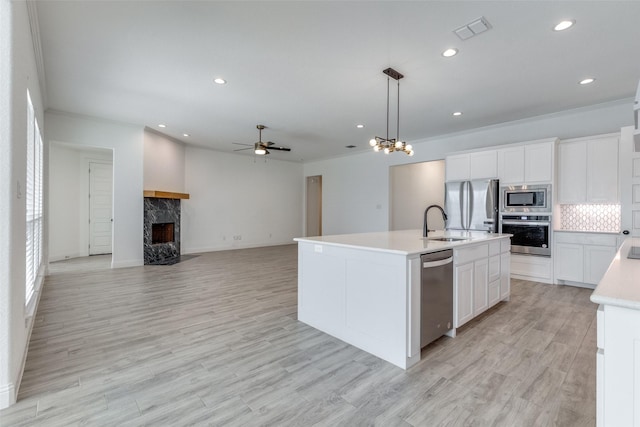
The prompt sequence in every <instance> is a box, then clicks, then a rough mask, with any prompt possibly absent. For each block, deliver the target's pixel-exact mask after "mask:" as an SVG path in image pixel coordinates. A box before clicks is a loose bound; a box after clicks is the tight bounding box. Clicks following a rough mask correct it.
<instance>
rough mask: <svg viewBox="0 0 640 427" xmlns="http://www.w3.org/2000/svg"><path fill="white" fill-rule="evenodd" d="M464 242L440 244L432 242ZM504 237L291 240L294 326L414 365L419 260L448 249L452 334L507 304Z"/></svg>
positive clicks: (410, 233)
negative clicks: (293, 246)
mask: <svg viewBox="0 0 640 427" xmlns="http://www.w3.org/2000/svg"><path fill="white" fill-rule="evenodd" d="M443 237H447V238H458V239H464V240H456V241H440V240H432V239H438V238H443ZM509 237H510V235H505V234H488V233H485V232H464V231H460V232H458V231H446V232H444V231H437V232H430V233H429V237H428V238H426V239H425V238H423V237H422V230H403V231H389V232H376V233H361V234H344V235H334V236H319V237H304V238H302V237H301V238H296V239H294V240H295V241H297V242H298V319H299V320H300V321H301V322H304V323H306V324H308V325H310V326H313V327H314V328H316V329H319V330H321V331H323V332H325V333H328V334H330V335H332V336H334V337H336V338H339V339H341V340H343V341H345V342H347V343H349V344H352V345H354V346H356V347H358V348H360V349H362V350H364V351H367V352H369V353H371V354H373V355H375V356H378V357H380V358H381V359H384V360H386V361H388V362H390V363H393V364H394V365H396V366H399V367H401V368H403V369H407V368H409V367H410V366H411V365H413V364H415V363H416V362H417V361H418V360H420V299H421V290H420V273H421V262H420V255H421V254H425V253H431V252H437V251H442V250H446V249H453V257H454V283H453V293H454V295H453V301H454V307H453V325H452V326H453V327H452V329H451V330H450V331H449V333H448V334H447V335H450V336H455V329H456V328H458V327H459V326H462V325H463V324H464V323H466V322H467V321H469V320H471V319H472V318H473V317H475V316H477V315H478V314H480V313H481V312H483V311H485V310H486V309H488V308H489V307H491V306H492V305H495V304H496V303H498V302H499V301H501V300H508V299H509V290H510V282H509V264H510V258H509V256H510V255H509V249H510V240H509Z"/></svg>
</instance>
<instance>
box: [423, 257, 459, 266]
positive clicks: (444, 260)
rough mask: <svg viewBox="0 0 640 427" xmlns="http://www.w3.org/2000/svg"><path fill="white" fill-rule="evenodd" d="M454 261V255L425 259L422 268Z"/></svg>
mask: <svg viewBox="0 0 640 427" xmlns="http://www.w3.org/2000/svg"><path fill="white" fill-rule="evenodd" d="M452 262H453V257H449V258H445V259H439V260H437V261H423V262H422V268H433V267H440V266H441V265H447V264H451V263H452Z"/></svg>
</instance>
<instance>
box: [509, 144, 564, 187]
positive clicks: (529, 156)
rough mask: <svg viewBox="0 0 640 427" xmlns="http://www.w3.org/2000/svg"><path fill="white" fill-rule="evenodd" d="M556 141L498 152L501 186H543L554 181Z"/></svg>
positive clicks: (519, 146)
mask: <svg viewBox="0 0 640 427" xmlns="http://www.w3.org/2000/svg"><path fill="white" fill-rule="evenodd" d="M554 147H555V140H552V141H549V142H541V143H534V144H525V145H518V146H516V147H508V148H502V149H500V150H498V178H499V179H500V184H501V185H502V184H541V183H550V182H551V181H552V180H553V152H554Z"/></svg>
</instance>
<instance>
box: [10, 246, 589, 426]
mask: <svg viewBox="0 0 640 427" xmlns="http://www.w3.org/2000/svg"><path fill="white" fill-rule="evenodd" d="M296 257H297V254H296V246H295V245H288V246H278V247H271V248H258V249H246V250H236V251H226V252H214V253H207V254H201V255H199V256H197V257H192V258H190V259H188V260H186V261H184V262H181V263H179V264H176V265H171V266H145V267H134V268H126V269H117V270H110V269H108V263H109V262H110V257H99V258H96V257H91V258H89V260H88V262H90V263H96V265H95V266H94V268H93V269H90V268H86V269H85V268H83V267H82V266H81V264H82V260H74V261H68V263H69V264H67V265H64V263H56V264H60V265H52V267H53V268H52V274H51V275H50V276H49V277H48V278H47V280H46V283H45V287H44V291H43V295H42V299H41V301H40V307H39V310H38V313H37V319H36V324H35V327H34V330H33V335H32V337H31V341H30V347H29V353H28V359H27V362H26V368H25V373H24V378H23V381H22V385H21V388H20V394H19V401H18V403H17V404H16V405H14V406H12V407H10V408H8V409H5V410H3V411H2V412H0V424H1V425H2V426H7V425H12V426H14V425H15V426H21V425H24V426H27V425H28V426H72V425H92V426H96V425H97V426H103V425H105V426H110V425H112V426H141V425H152V426H160V425H167V426H182V425H232V426H236V425H237V426H253V425H268V426H282V425H295V426H311V425H329V426H333V425H343V426H360V425H362V426H364V425H380V426H439V425H473V426H489V425H501V426H545V425H559V426H571V425H575V426H590V425H595V372H596V367H595V353H596V343H595V339H596V333H595V313H596V306H595V305H594V304H592V303H591V302H590V301H589V295H590V293H591V291H589V290H586V289H579V288H573V287H566V286H553V285H544V284H540V283H534V282H525V281H519V280H514V281H512V297H511V301H510V302H508V303H500V304H498V305H497V306H496V307H494V308H493V309H491V310H490V311H488V312H487V313H485V314H483V315H482V316H480V317H479V318H477V319H475V320H473V321H472V322H470V323H469V324H468V325H465V327H463V328H461V329H460V330H459V335H458V337H457V338H454V339H451V338H447V337H443V338H440V339H439V340H438V341H436V342H435V343H434V344H432V345H430V346H428V347H427V348H425V349H424V350H423V355H422V360H421V361H420V362H419V363H418V364H417V365H416V366H414V367H412V368H411V369H409V370H408V371H403V370H402V369H400V368H397V367H395V366H392V365H390V364H389V363H386V362H384V361H382V360H380V359H378V358H376V357H374V356H371V355H368V354H367V353H365V352H363V351H361V350H358V349H357V348H354V347H352V346H349V345H347V344H344V343H343V342H341V341H339V340H337V339H335V338H332V337H330V336H328V335H326V334H324V333H322V332H319V331H317V330H315V329H313V328H311V327H308V326H306V325H304V324H302V323H300V322H298V321H297V320H296V304H297V292H296V283H297V282H296V281H297V271H296V270H297V262H296ZM101 260H102V264H101V263H100V262H101ZM74 262H75V263H79V264H80V266H78V268H76V269H75V270H76V271H75V272H74V269H73V268H71V267H70V264H71V263H74ZM101 265H102V266H103V267H100V266H101ZM104 266H106V267H104Z"/></svg>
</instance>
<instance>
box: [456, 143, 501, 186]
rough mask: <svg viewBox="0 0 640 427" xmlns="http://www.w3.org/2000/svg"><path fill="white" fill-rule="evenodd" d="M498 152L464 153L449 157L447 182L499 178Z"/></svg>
mask: <svg viewBox="0 0 640 427" xmlns="http://www.w3.org/2000/svg"><path fill="white" fill-rule="evenodd" d="M497 162H498V158H497V151H496V150H484V151H478V152H475V153H463V154H454V155H451V156H447V157H446V159H445V176H446V180H447V181H466V180H473V179H483V178H496V177H497V176H498V163H497Z"/></svg>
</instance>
